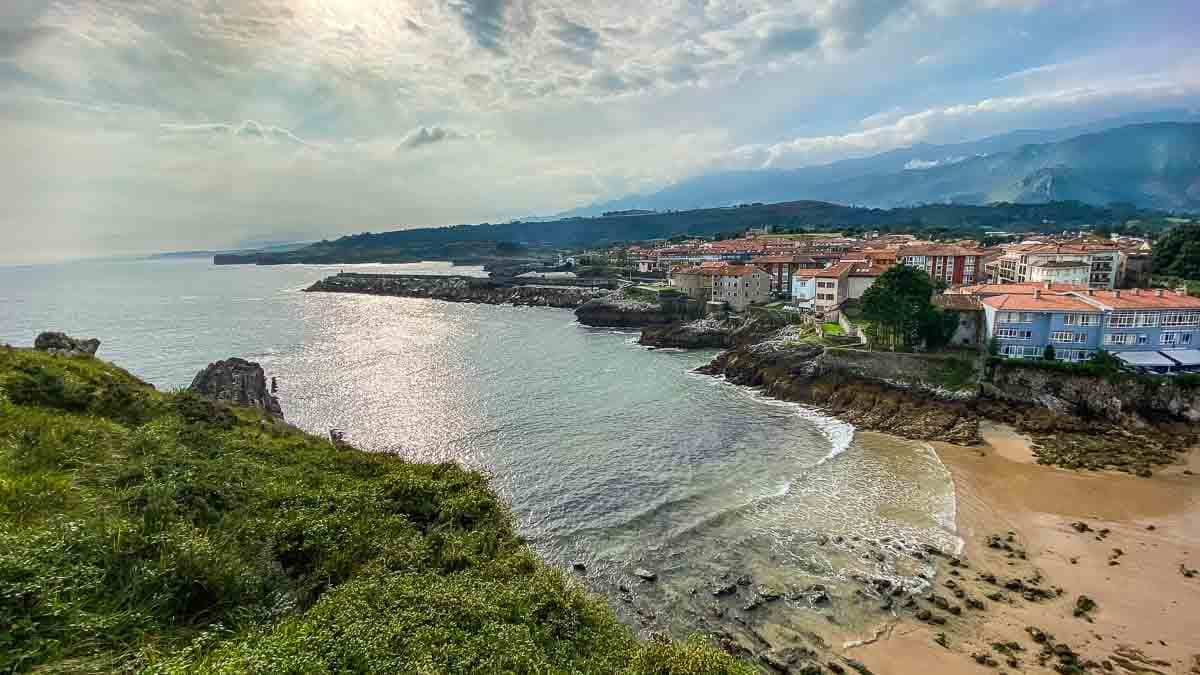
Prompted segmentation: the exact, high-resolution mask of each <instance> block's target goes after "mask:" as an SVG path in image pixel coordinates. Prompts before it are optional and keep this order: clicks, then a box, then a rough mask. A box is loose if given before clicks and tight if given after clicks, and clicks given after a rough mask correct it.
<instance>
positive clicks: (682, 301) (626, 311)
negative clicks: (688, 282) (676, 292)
mask: <svg viewBox="0 0 1200 675" xmlns="http://www.w3.org/2000/svg"><path fill="white" fill-rule="evenodd" d="M700 314H701V309H700V307H699V306H698V304H697V303H696V302H695V301H694V300H689V299H687V298H686V297H684V296H670V297H660V298H659V299H658V300H650V299H646V298H643V297H641V296H638V295H634V294H631V293H629V292H626V291H613V292H611V293H606V294H604V295H601V296H599V297H596V298H593V299H591V300H588V301H587V302H585V303H583V304H582V305H580V306H579V308H578V309H576V310H575V316H576V318H578V319H579V323H581V324H583V325H585V326H609V327H614V328H642V327H645V326H667V325H670V324H674V323H679V322H681V321H688V320H691V319H695V318H698V317H699V316H700Z"/></svg>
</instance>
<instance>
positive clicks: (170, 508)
mask: <svg viewBox="0 0 1200 675" xmlns="http://www.w3.org/2000/svg"><path fill="white" fill-rule="evenodd" d="M118 670H120V671H128V670H134V671H145V672H197V673H199V672H203V673H210V672H239V673H240V672H258V673H301V672H303V673H325V672H334V671H337V672H421V673H444V672H488V673H495V672H521V673H526V672H539V673H558V672H580V673H613V672H627V673H720V672H748V669H747V667H746V666H745V665H742V664H739V663H737V662H735V661H734V660H733V659H732V658H731V657H729V656H728V655H726V654H725V653H723V652H720V651H717V650H715V649H713V648H711V647H709V646H707V645H706V644H704V643H702V642H700V641H691V642H688V643H686V644H672V643H667V642H662V641H652V642H649V643H646V642H641V641H639V640H637V639H636V637H635V636H634V635H633V634H632V633H631V632H630V631H629V630H627V629H626V628H625V627H624V626H623V625H621V624H620V623H618V621H617V619H616V618H615V615H614V614H613V613H612V611H611V610H610V609H609V608H608V606H607V605H606V604H605V602H604V601H603V599H601V598H599V597H597V596H594V595H590V594H588V593H586V592H584V591H583V590H582V589H580V588H579V587H578V585H577V584H575V583H573V582H572V581H571V580H570V579H568V578H567V577H565V576H564V575H563V574H562V573H560V572H559V571H557V570H554V569H551V568H548V567H547V566H546V565H544V564H542V563H541V562H540V561H539V560H538V559H537V558H536V557H535V556H534V554H533V553H532V552H531V551H530V549H529V548H528V547H527V546H526V545H525V544H524V543H523V542H522V540H521V539H520V537H518V536H517V535H516V534H515V533H514V531H513V524H512V520H511V516H510V515H509V512H508V510H507V509H506V507H505V506H504V505H503V504H502V503H501V502H500V501H499V500H498V499H497V497H496V495H495V494H494V493H493V492H492V491H491V490H490V489H489V488H488V485H487V481H486V480H485V479H484V478H483V477H482V476H481V475H479V474H477V473H473V472H470V471H466V470H464V469H462V468H460V467H458V466H457V465H454V464H439V465H429V464H412V463H408V462H405V461H403V460H401V459H399V458H397V457H394V456H388V455H379V454H368V453H363V452H359V451H356V450H353V449H344V448H337V447H335V446H333V445H332V444H330V443H329V442H327V441H324V440H322V439H318V438H315V437H312V436H309V435H306V434H304V433H301V432H300V431H298V430H296V429H294V428H292V427H290V426H287V425H284V424H281V423H276V422H273V421H271V420H270V419H268V418H266V417H263V416H262V415H260V414H259V413H258V412H256V411H252V410H247V409H236V408H230V407H226V406H224V405H220V404H216V403H213V402H211V401H207V400H205V399H201V398H198V397H196V396H194V395H192V394H187V393H172V394H164V393H160V392H157V391H155V390H154V389H153V388H152V387H150V386H149V385H146V384H144V383H142V382H140V381H138V380H137V379H136V378H134V377H133V376H131V375H129V374H128V373H126V372H124V371H122V370H120V369H118V368H116V367H113V366H111V365H109V364H106V363H104V362H102V361H99V360H95V359H90V358H80V359H73V358H66V357H60V356H50V355H47V354H44V353H41V352H35V351H30V350H23V349H12V348H8V347H0V672H10V671H18V672H20V671H39V672H48V671H53V672H112V671H118Z"/></svg>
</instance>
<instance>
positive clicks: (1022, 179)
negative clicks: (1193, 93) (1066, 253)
mask: <svg viewBox="0 0 1200 675" xmlns="http://www.w3.org/2000/svg"><path fill="white" fill-rule="evenodd" d="M794 200H819V201H826V202H835V203H840V204H853V205H856V206H867V207H875V208H891V207H901V206H912V205H919V204H930V203H950V202H953V203H958V204H987V203H992V202H1020V203H1046V202H1051V201H1063V200H1077V201H1081V202H1085V203H1090V204H1108V203H1111V202H1129V203H1132V204H1134V205H1136V206H1138V207H1143V208H1156V209H1169V210H1183V211H1195V210H1200V113H1197V112H1193V111H1186V110H1166V111H1157V112H1152V113H1139V114H1136V115H1126V116H1122V117H1117V118H1111V119H1108V120H1104V121H1101V122H1096V123H1092V124H1088V125H1080V126H1072V127H1066V128H1061V129H1048V130H1019V131H1013V132H1010V133H1006V134H1001V135H998V136H990V137H987V138H984V139H980V140H976V141H970V142H966V143H956V144H950V145H931V144H917V145H914V146H912V147H907V148H902V149H898V150H892V151H890V152H885V153H882V154H879V155H874V156H871V157H865V158H856V159H848V160H843V161H840V162H834V163H832V164H826V165H822V166H812V167H804V168H799V169H759V170H748V171H720V172H716V173H710V174H705V175H701V176H696V177H693V178H689V179H686V180H683V181H680V182H678V183H676V184H674V185H671V186H669V187H667V188H664V189H663V190H660V191H658V192H655V193H653V194H646V195H630V196H626V197H622V198H620V199H616V200H612V201H608V202H604V203H600V204H593V205H591V206H587V207H583V208H580V209H575V210H572V211H568V212H566V213H564V214H561V215H562V216H563V217H573V216H595V215H600V214H602V213H605V212H613V211H625V210H631V209H650V210H656V211H665V210H675V209H695V208H709V207H719V206H729V205H734V204H740V203H753V202H768V203H769V202H783V201H794Z"/></svg>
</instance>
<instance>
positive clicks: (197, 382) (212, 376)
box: [188, 358, 283, 419]
mask: <svg viewBox="0 0 1200 675" xmlns="http://www.w3.org/2000/svg"><path fill="white" fill-rule="evenodd" d="M188 389H189V390H190V391H194V392H196V393H197V394H200V395H201V396H204V397H206V398H211V399H214V400H217V401H228V402H230V403H234V404H236V405H240V406H246V407H248V408H258V409H260V410H265V411H266V412H267V413H268V414H269V415H271V416H272V417H275V418H278V419H283V408H281V407H280V405H279V399H277V398H275V396H273V395H272V394H271V390H270V388H269V387H268V386H267V376H266V374H265V373H263V369H262V366H260V365H258V364H257V363H254V362H253V361H247V360H245V359H239V358H232V359H225V360H224V361H217V362H216V363H210V364H208V367H207V368H205V369H204V370H201V371H200V372H199V373H197V374H196V377H195V378H194V379H193V380H192V385H191V386H190V387H188Z"/></svg>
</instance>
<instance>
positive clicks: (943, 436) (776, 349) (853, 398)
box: [700, 338, 979, 445]
mask: <svg viewBox="0 0 1200 675" xmlns="http://www.w3.org/2000/svg"><path fill="white" fill-rule="evenodd" d="M824 352H825V349H824V347H822V346H821V345H818V344H808V343H803V342H797V343H793V342H790V341H788V340H787V339H785V338H778V339H774V340H767V341H764V342H761V343H757V344H752V345H747V346H743V347H738V348H735V349H731V350H729V351H727V352H724V353H722V354H720V355H718V356H717V358H716V359H714V360H713V362H712V363H711V364H709V365H708V366H705V367H703V368H701V369H700V370H701V372H705V373H708V374H711V375H724V376H725V378H726V379H727V380H728V381H730V382H732V383H733V384H741V385H747V386H752V387H762V388H763V389H764V392H765V393H766V394H767V395H768V396H771V397H773V398H778V399H782V400H785V401H794V402H797V403H804V404H808V405H813V406H817V407H820V408H822V409H824V410H825V411H826V412H828V413H829V414H831V415H834V416H836V417H839V418H841V419H844V420H846V421H848V422H851V423H853V424H854V425H855V426H857V427H859V428H861V429H870V430H875V431H885V432H887V433H890V434H894V435H897V436H903V437H905V438H914V439H921V440H937V441H946V442H950V443H961V444H968V445H969V444H973V443H977V442H978V441H979V417H978V415H976V414H975V412H974V411H973V410H972V408H971V406H970V405H968V404H967V403H963V402H959V401H950V400H939V399H937V398H936V397H935V396H934V395H933V394H930V393H926V392H923V391H920V390H916V389H900V388H896V387H891V386H888V385H887V384H884V383H881V382H875V381H871V380H867V379H864V378H862V377H861V376H859V375H856V374H853V373H849V372H846V371H843V370H840V369H835V368H826V367H825V366H824V364H823V363H822V360H821V357H822V355H823V354H824Z"/></svg>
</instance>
